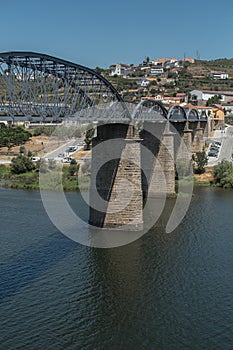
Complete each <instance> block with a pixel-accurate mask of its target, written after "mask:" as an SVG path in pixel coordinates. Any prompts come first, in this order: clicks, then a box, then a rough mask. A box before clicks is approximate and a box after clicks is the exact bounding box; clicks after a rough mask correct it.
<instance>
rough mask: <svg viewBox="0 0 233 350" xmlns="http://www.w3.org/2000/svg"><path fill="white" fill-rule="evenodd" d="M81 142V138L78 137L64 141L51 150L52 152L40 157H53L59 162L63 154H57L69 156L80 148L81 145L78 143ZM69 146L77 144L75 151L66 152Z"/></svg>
mask: <svg viewBox="0 0 233 350" xmlns="http://www.w3.org/2000/svg"><path fill="white" fill-rule="evenodd" d="M81 142H83V138H79V139H73V140H71V141H69V142H66V143H65V144H63V145H62V146H60V147H58V148H56V149H55V150H53V151H52V152H49V153H46V154H45V155H44V156H43V157H42V158H44V159H54V160H56V161H58V162H61V161H62V159H63V156H59V155H66V156H67V155H69V156H71V155H72V154H73V153H75V152H76V151H77V150H78V149H81V148H82V147H83V146H81V145H79V146H78V144H79V143H81ZM69 146H77V150H76V151H75V152H69V154H67V148H68V147H69Z"/></svg>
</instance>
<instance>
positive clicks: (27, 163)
mask: <svg viewBox="0 0 233 350" xmlns="http://www.w3.org/2000/svg"><path fill="white" fill-rule="evenodd" d="M34 168H35V165H34V163H33V162H32V160H31V159H30V158H28V157H26V156H24V155H22V154H20V155H19V156H17V157H14V158H13V159H12V160H11V172H12V173H14V174H23V173H26V172H28V171H32V170H33V169H34Z"/></svg>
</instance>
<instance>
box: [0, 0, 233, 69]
mask: <svg viewBox="0 0 233 350" xmlns="http://www.w3.org/2000/svg"><path fill="white" fill-rule="evenodd" d="M232 13H233V1H232V0H222V1H219V0H218V1H217V0H212V1H210V0H195V1H192V2H191V1H184V0H177V1H174V0H173V1H170V0H167V1H166V0H160V1H156V0H147V1H142V0H141V1H139V0H135V1H131V0H128V1H127V0H124V1H123V0H118V1H112V0H108V1H107V0H98V1H92V0H89V1H88V0H86V1H85V0H82V1H80V0H64V1H62V0H47V1H46V0H37V1H35V0H30V1H29V0H11V1H7V0H4V1H2V2H1V20H0V31H1V39H0V52H7V51H34V52H40V53H45V54H48V55H51V56H55V57H59V58H62V59H65V60H68V61H71V62H74V63H78V64H81V65H84V66H87V67H90V68H95V67H97V66H98V67H101V68H108V67H109V66H110V65H111V64H114V63H126V64H139V63H140V62H142V61H143V60H144V59H145V57H147V56H149V57H150V58H151V59H155V58H159V57H176V58H178V59H181V58H183V57H184V56H185V57H193V58H197V57H200V58H201V59H207V60H210V59H216V58H224V57H226V58H233V20H232V18H233V17H232Z"/></svg>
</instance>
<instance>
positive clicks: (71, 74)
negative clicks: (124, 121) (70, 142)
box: [0, 52, 127, 120]
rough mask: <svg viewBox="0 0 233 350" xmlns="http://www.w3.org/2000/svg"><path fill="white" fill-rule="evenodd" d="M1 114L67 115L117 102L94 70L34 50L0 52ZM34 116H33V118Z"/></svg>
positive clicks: (118, 98)
mask: <svg viewBox="0 0 233 350" xmlns="http://www.w3.org/2000/svg"><path fill="white" fill-rule="evenodd" d="M0 79H1V80H0V84H1V85H0V92H1V100H0V114H2V115H7V116H9V117H17V116H21V118H22V117H25V118H29V120H30V117H40V118H42V119H43V118H44V119H46V118H47V117H50V118H51V117H53V118H55V119H57V120H59V119H61V118H65V117H70V116H72V115H74V114H75V113H77V112H78V111H80V110H85V109H90V108H91V107H93V106H96V105H101V104H105V105H106V104H112V103H114V102H118V103H119V105H120V106H121V118H126V115H127V109H125V107H124V105H123V100H122V98H121V96H120V95H119V93H118V92H117V91H116V89H115V88H114V87H113V86H112V85H111V84H110V82H109V81H108V80H107V79H105V78H104V77H103V76H101V75H100V74H98V73H97V72H96V71H94V70H92V69H90V68H87V67H84V66H81V65H79V64H75V63H72V62H69V61H65V60H62V59H59V58H56V57H52V56H49V55H45V54H41V53H35V52H5V53H0ZM33 119H34V118H33Z"/></svg>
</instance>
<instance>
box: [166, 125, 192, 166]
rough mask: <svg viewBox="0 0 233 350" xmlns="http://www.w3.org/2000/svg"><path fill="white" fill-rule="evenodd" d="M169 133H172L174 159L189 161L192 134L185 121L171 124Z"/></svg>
mask: <svg viewBox="0 0 233 350" xmlns="http://www.w3.org/2000/svg"><path fill="white" fill-rule="evenodd" d="M171 126H172V127H171V131H172V130H175V132H174V157H175V161H176V160H177V159H187V158H188V159H190V160H191V157H192V134H193V131H192V130H191V129H189V127H188V123H187V121H183V122H171Z"/></svg>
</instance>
